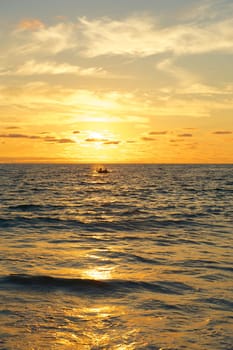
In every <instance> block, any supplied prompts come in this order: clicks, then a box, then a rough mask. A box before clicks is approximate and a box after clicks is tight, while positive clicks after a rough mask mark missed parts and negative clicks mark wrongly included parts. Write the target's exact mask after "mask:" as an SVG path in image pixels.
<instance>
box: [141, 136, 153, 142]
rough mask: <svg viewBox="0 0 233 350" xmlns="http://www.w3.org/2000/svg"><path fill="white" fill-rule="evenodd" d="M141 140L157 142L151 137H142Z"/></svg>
mask: <svg viewBox="0 0 233 350" xmlns="http://www.w3.org/2000/svg"><path fill="white" fill-rule="evenodd" d="M141 140H143V141H155V139H154V138H153V137H149V136H142V137H141Z"/></svg>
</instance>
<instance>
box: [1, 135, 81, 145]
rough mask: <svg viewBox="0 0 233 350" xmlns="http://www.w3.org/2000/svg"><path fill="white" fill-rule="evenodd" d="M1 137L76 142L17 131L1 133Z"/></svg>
mask: <svg viewBox="0 0 233 350" xmlns="http://www.w3.org/2000/svg"><path fill="white" fill-rule="evenodd" d="M0 138H9V139H29V140H42V141H45V142H55V143H75V141H74V140H72V139H70V138H57V137H54V136H39V135H28V134H17V133H10V134H0Z"/></svg>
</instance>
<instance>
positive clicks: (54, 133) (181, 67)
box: [0, 0, 233, 164]
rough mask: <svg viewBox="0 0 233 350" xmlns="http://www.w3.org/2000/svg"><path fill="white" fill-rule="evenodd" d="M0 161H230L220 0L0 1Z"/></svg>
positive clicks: (228, 82)
mask: <svg viewBox="0 0 233 350" xmlns="http://www.w3.org/2000/svg"><path fill="white" fill-rule="evenodd" d="M0 25H1V29H2V34H1V54H0V163H41V162H42V163H77V164H90V163H94V164H104V163H105V164H107V163H118V164H121V163H138V164H149V163H150V164H232V163H233V70H232V61H233V59H232V55H233V3H232V1H231V0H213V1H210V0H204V1H203V0H202V1H200V0H198V1H196V0H195V1H194V0H187V1H183V0H174V1H170V0H163V1H153V0H144V1H139V0H134V1H132V0H128V1H122V0H119V1H118V2H114V1H112V0H99V1H98V2H97V1H96V2H93V0H86V1H85V2H84V1H81V0H66V2H64V1H62V0H49V1H47V2H40V3H39V2H38V1H36V0H21V1H20V2H19V1H9V2H6V1H5V2H2V3H1V13H0Z"/></svg>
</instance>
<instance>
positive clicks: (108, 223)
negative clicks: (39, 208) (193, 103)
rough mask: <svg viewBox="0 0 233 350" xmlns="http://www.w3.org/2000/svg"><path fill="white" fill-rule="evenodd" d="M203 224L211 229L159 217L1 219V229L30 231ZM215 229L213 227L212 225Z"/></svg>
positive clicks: (138, 230)
mask: <svg viewBox="0 0 233 350" xmlns="http://www.w3.org/2000/svg"><path fill="white" fill-rule="evenodd" d="M200 224H201V226H202V228H203V227H210V224H208V223H204V222H201V223H200V222H199V220H196V221H195V220H192V219H190V220H188V219H185V218H184V219H178V218H174V219H166V218H157V217H152V216H151V217H142V218H139V217H138V218H133V219H132V218H131V219H130V218H128V219H125V220H122V219H121V218H115V219H114V220H112V219H111V218H106V219H104V218H98V219H97V220H95V219H94V218H93V220H91V219H88V221H86V220H85V218H84V219H83V218H81V219H80V220H79V219H78V218H77V219H76V218H73V219H72V218H65V217H64V218H62V217H56V216H54V217H52V216H46V215H45V216H42V215H41V216H39V215H36V216H34V215H33V214H32V215H30V216H19V215H15V216H11V217H8V216H5V217H2V218H0V228H5V227H12V228H16V227H21V228H22V227H23V228H27V227H29V228H30V229H32V228H33V227H34V228H37V229H38V228H42V229H45V228H56V229H57V230H59V229H66V230H71V229H82V230H84V231H91V232H119V231H135V232H140V231H145V230H148V231H156V230H158V229H162V228H174V227H175V228H176V229H177V228H185V227H189V228H190V227H193V228H194V227H199V226H200ZM212 227H213V225H212Z"/></svg>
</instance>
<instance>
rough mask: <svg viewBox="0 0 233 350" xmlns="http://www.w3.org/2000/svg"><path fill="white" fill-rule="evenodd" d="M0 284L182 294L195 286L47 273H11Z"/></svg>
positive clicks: (41, 288)
mask: <svg viewBox="0 0 233 350" xmlns="http://www.w3.org/2000/svg"><path fill="white" fill-rule="evenodd" d="M0 284H2V285H7V286H8V287H9V285H13V286H18V287H20V286H21V287H23V288H24V289H25V288H26V289H30V290H34V291H43V290H46V291H47V290H48V291H53V290H57V289H65V290H67V291H73V292H80V293H81V292H85V293H95V294H98V292H99V293H101V294H102V295H103V294H105V293H134V292H140V291H150V292H154V293H162V294H175V295H182V294H185V293H188V292H193V288H192V287H191V286H189V285H187V284H185V283H181V282H171V281H159V282H156V283H152V282H145V281H131V280H95V279H84V278H63V277H51V276H47V275H28V274H11V275H8V276H4V277H2V278H0Z"/></svg>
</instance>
